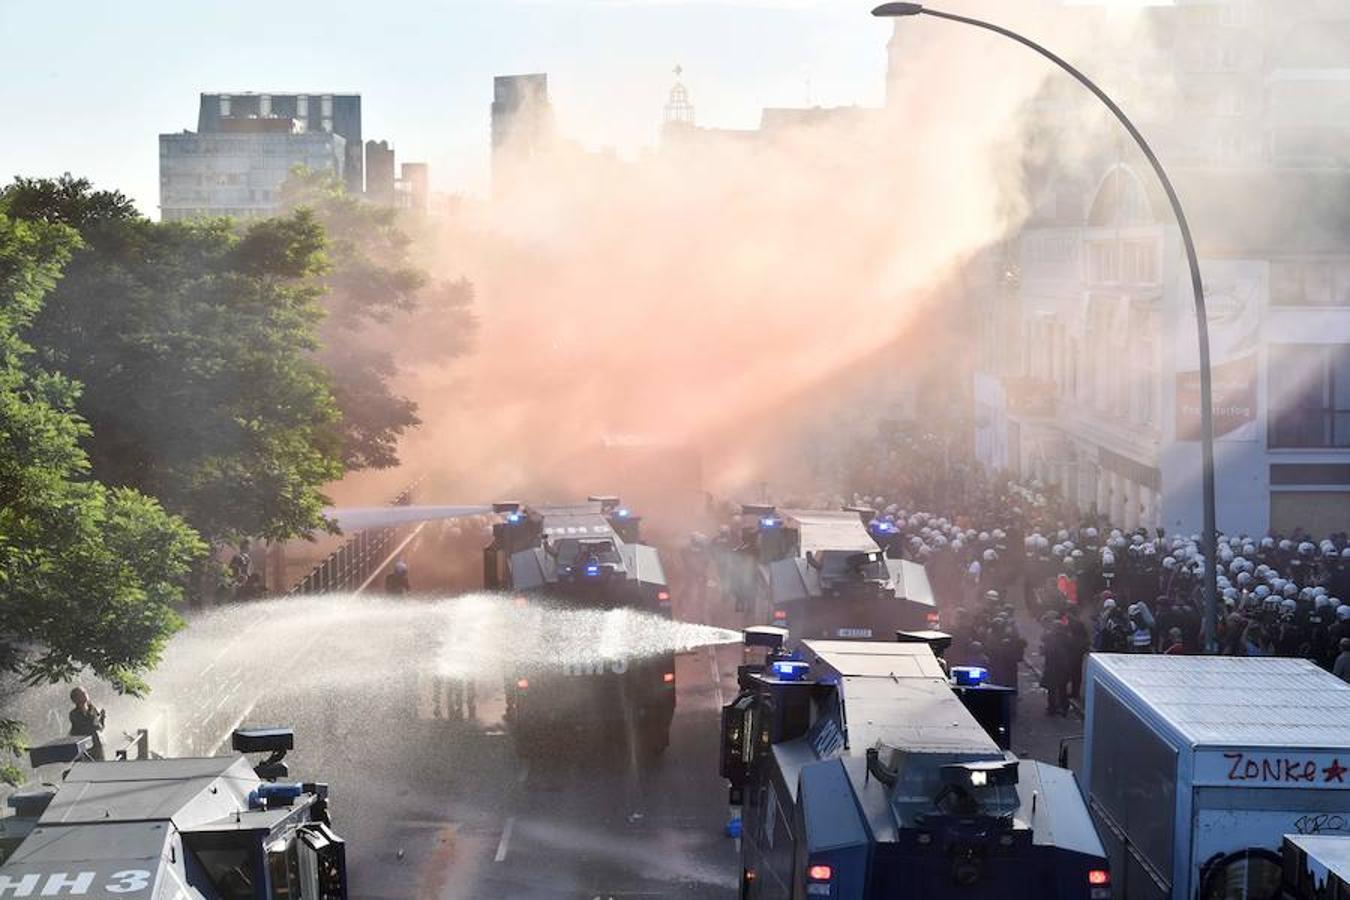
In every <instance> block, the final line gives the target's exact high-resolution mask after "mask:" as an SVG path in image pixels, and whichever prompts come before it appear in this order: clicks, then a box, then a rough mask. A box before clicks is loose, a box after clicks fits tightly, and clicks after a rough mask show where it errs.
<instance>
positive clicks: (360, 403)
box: [282, 169, 476, 470]
mask: <svg viewBox="0 0 1350 900" xmlns="http://www.w3.org/2000/svg"><path fill="white" fill-rule="evenodd" d="M282 198H283V204H284V206H285V208H286V209H289V210H293V211H299V210H311V211H312V212H313V214H314V216H315V217H316V218H317V219H318V221H319V222H320V223H321V224H322V225H323V227H324V230H325V232H326V233H327V235H328V239H329V250H328V256H329V259H330V261H331V265H330V267H329V268H328V270H327V271H326V272H324V274H323V275H322V276H321V277H322V283H323V288H324V293H323V297H322V300H321V302H322V304H323V307H324V310H325V312H327V317H326V318H325V319H324V322H323V325H322V329H321V334H322V349H321V350H320V351H319V353H318V357H317V358H318V359H319V361H320V362H321V363H323V365H324V367H325V368H326V369H327V370H328V372H329V378H330V380H331V383H332V385H333V395H334V397H335V399H336V401H337V404H338V407H339V408H340V409H341V410H342V436H343V463H344V465H345V466H346V468H347V469H348V470H356V469H368V468H389V467H392V466H395V465H397V464H398V440H399V438H400V437H401V436H402V435H403V434H404V433H405V432H406V431H407V430H408V429H409V428H413V427H415V426H416V425H418V424H419V423H420V420H419V419H418V415H417V404H416V403H415V402H413V401H412V400H411V399H409V398H408V397H406V396H405V395H404V394H402V393H401V392H400V391H399V390H398V389H397V388H396V386H395V384H396V382H397V380H398V378H399V376H400V374H401V373H402V372H405V371H407V370H408V369H409V368H411V367H413V366H415V365H418V364H420V363H428V362H440V361H443V360H445V359H449V358H451V357H453V356H456V355H458V354H460V353H462V352H464V350H465V349H466V348H467V347H468V345H469V342H470V340H471V338H472V336H473V333H474V330H475V327H476V322H475V320H474V318H473V315H472V312H471V309H472V304H473V288H472V286H471V285H470V284H469V282H468V281H466V280H463V279H459V280H454V281H444V282H432V281H431V280H430V278H429V277H428V276H427V274H426V272H425V271H423V269H421V268H420V267H419V266H418V265H416V264H415V262H414V261H413V249H414V243H415V242H414V238H413V236H412V235H410V234H409V232H408V230H407V222H406V221H405V220H403V219H402V218H401V217H400V214H399V211H398V210H396V209H392V208H389V207H383V206H378V205H376V204H372V203H369V202H367V201H366V200H363V199H362V198H360V197H355V196H352V195H350V194H347V193H346V192H345V191H344V189H343V187H342V184H341V183H340V182H338V181H337V180H336V179H334V178H333V177H332V176H331V175H328V174H327V173H323V172H311V171H306V170H303V169H297V170H296V171H295V172H293V173H291V176H290V177H289V178H288V179H287V181H286V184H285V185H284V186H283V190H282Z"/></svg>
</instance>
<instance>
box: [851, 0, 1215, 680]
mask: <svg viewBox="0 0 1350 900" xmlns="http://www.w3.org/2000/svg"><path fill="white" fill-rule="evenodd" d="M872 15H874V16H920V15H923V16H932V17H934V18H937V19H947V20H949V21H952V22H961V23H962V24H965V25H974V26H975V27H976V28H983V29H984V30H986V31H992V32H994V33H995V34H1001V35H1003V36H1004V37H1006V38H1011V39H1012V40H1014V41H1016V42H1017V43H1019V44H1021V45H1022V46H1024V47H1029V48H1030V49H1032V50H1035V51H1036V52H1037V53H1039V54H1040V55H1041V56H1044V57H1045V58H1046V59H1048V60H1050V61H1051V62H1052V63H1054V64H1055V65H1057V66H1059V67H1060V68H1061V69H1063V70H1064V71H1065V72H1068V73H1069V74H1070V75H1072V76H1073V77H1074V78H1075V79H1077V81H1078V83H1079V84H1081V85H1083V87H1085V88H1087V89H1088V90H1089V91H1091V92H1092V93H1093V95H1094V96H1096V98H1097V99H1098V100H1100V101H1102V103H1103V104H1105V106H1106V108H1107V109H1109V110H1111V114H1112V115H1114V116H1115V117H1116V119H1117V120H1119V122H1120V124H1121V125H1123V126H1125V130H1126V131H1128V132H1129V133H1130V137H1132V138H1134V142H1135V143H1136V144H1138V145H1139V149H1140V150H1141V151H1143V154H1144V158H1145V159H1147V160H1148V162H1149V165H1151V166H1152V167H1153V171H1154V173H1155V174H1156V175H1157V176H1158V180H1159V181H1160V182H1162V186H1163V190H1164V191H1165V192H1166V193H1167V201H1168V202H1169V203H1170V204H1172V214H1173V215H1175V216H1176V219H1177V226H1178V227H1179V228H1180V229H1181V242H1182V244H1183V245H1184V246H1185V248H1186V261H1187V262H1188V263H1189V264H1190V268H1191V290H1192V291H1193V292H1194V294H1195V325H1196V334H1197V336H1198V338H1199V341H1200V459H1201V467H1202V476H1201V477H1202V491H1203V494H1204V498H1203V499H1204V507H1205V524H1204V533H1203V535H1201V542H1202V543H1203V545H1204V551H1205V571H1204V576H1203V578H1204V592H1205V635H1204V639H1205V649H1206V650H1207V651H1209V652H1211V653H1213V652H1215V651H1216V650H1217V649H1218V648H1217V639H1216V638H1217V634H1218V615H1219V606H1218V596H1219V590H1218V568H1217V562H1218V530H1217V527H1216V525H1215V521H1214V520H1215V518H1216V515H1215V502H1214V396H1213V384H1212V379H1211V376H1210V369H1209V318H1208V317H1207V316H1206V314H1205V288H1204V284H1203V283H1202V282H1201V279H1200V259H1199V257H1197V256H1196V254H1195V241H1194V240H1192V238H1191V226H1190V225H1189V224H1188V223H1187V222H1186V213H1185V211H1184V210H1182V208H1181V201H1180V200H1179V199H1177V192H1176V189H1175V188H1174V187H1172V179H1170V178H1168V177H1167V172H1166V171H1165V170H1164V169H1163V167H1162V163H1160V162H1158V157H1157V155H1156V154H1155V153H1154V152H1153V148H1152V147H1150V146H1149V145H1148V141H1146V140H1144V136H1143V135H1142V134H1140V133H1139V129H1138V128H1136V127H1135V126H1134V123H1133V122H1131V121H1130V119H1129V117H1128V116H1126V115H1125V113H1124V111H1122V110H1121V108H1120V107H1119V106H1117V105H1116V103H1115V101H1114V100H1112V99H1111V98H1110V97H1108V96H1106V93H1105V92H1104V91H1103V90H1102V89H1101V88H1099V87H1097V85H1095V84H1093V82H1092V80H1091V79H1090V78H1088V77H1087V76H1086V75H1084V74H1083V73H1082V72H1080V71H1078V70H1077V69H1075V68H1074V67H1073V66H1071V65H1070V64H1069V63H1068V62H1066V61H1065V60H1064V59H1062V58H1061V57H1059V56H1057V55H1056V54H1054V53H1052V52H1050V51H1049V50H1047V49H1046V48H1044V47H1042V46H1041V45H1040V44H1038V43H1036V42H1035V41H1033V40H1031V39H1030V38H1026V37H1023V36H1022V35H1020V34H1018V33H1017V32H1015V31H1009V30H1008V29H1006V28H1003V27H1001V26H999V25H994V24H992V23H990V22H984V21H981V20H980V19H971V18H967V17H966V16H958V15H954V14H953V13H948V12H942V11H940V10H936V9H929V8H927V7H925V6H924V5H923V4H922V3H883V4H882V5H881V6H878V7H877V8H876V9H874V10H872Z"/></svg>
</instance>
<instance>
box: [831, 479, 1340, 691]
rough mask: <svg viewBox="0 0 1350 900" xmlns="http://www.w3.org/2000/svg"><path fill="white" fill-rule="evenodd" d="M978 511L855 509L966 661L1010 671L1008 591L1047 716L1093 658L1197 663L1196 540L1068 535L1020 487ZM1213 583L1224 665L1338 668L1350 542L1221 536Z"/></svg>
mask: <svg viewBox="0 0 1350 900" xmlns="http://www.w3.org/2000/svg"><path fill="white" fill-rule="evenodd" d="M979 498H980V499H983V500H984V501H985V502H984V503H983V504H980V505H976V506H975V507H974V508H973V509H971V510H970V512H969V513H968V514H965V515H955V516H951V517H944V516H939V515H936V514H933V513H927V512H922V511H911V510H907V509H904V508H902V507H901V506H900V505H899V504H895V503H887V502H886V500H885V498H884V497H864V496H858V497H855V500H856V502H858V503H859V504H861V505H871V506H873V507H874V508H878V510H879V513H880V516H879V519H880V521H881V522H883V523H886V524H885V525H883V526H881V528H883V529H884V531H885V533H887V534H889V535H892V537H890V542H891V549H892V552H896V553H899V554H903V555H904V556H906V557H908V558H910V559H914V560H916V561H918V562H921V563H923V564H924V565H925V566H926V568H927V569H928V571H929V575H930V579H931V580H932V582H933V585H934V589H935V591H936V592H937V594H938V597H939V600H940V601H941V602H943V604H944V606H945V607H946V609H949V610H950V609H953V608H954V615H953V616H952V617H951V618H949V619H946V621H949V622H950V626H949V627H951V628H952V629H953V630H955V631H956V632H957V636H958V645H960V644H964V645H965V647H966V652H968V653H970V655H972V656H974V657H975V658H976V659H974V660H972V661H979V657H981V656H984V657H987V658H988V661H989V663H990V664H991V667H992V668H993V669H995V670H997V669H999V668H1000V667H1001V665H1006V663H1002V662H1001V660H1000V656H1001V655H1004V654H1006V656H1008V657H1010V656H1011V655H1012V650H1011V647H1015V646H1016V645H1017V644H1018V643H1019V642H1020V641H1021V638H1020V636H1011V637H1010V636H1009V631H1010V629H1015V621H1014V617H1013V611H1014V607H1013V606H1012V604H1011V603H1009V602H1007V599H1006V598H1007V595H1008V592H1009V590H1010V589H1014V588H1015V589H1016V591H1017V592H1020V593H1022V594H1023V595H1024V597H1025V600H1024V602H1025V603H1026V604H1027V607H1028V609H1029V611H1030V612H1031V613H1032V614H1033V615H1035V616H1036V617H1037V618H1039V619H1040V620H1041V621H1042V622H1043V623H1044V624H1045V625H1046V632H1045V637H1044V641H1043V645H1044V649H1045V651H1046V669H1047V672H1046V674H1045V676H1044V678H1045V680H1046V681H1049V682H1051V684H1047V685H1046V686H1047V688H1048V690H1049V691H1050V694H1051V698H1052V699H1051V707H1052V709H1062V708H1063V707H1064V705H1065V704H1064V702H1063V699H1064V698H1067V697H1070V696H1073V695H1074V693H1076V688H1077V683H1076V682H1077V674H1076V673H1078V672H1079V671H1080V670H1081V665H1080V662H1081V657H1082V656H1083V655H1084V654H1086V653H1087V652H1088V651H1089V650H1100V651H1106V652H1133V653H1196V652H1199V651H1200V649H1201V646H1200V644H1201V610H1202V608H1203V602H1202V591H1203V587H1202V578H1201V576H1202V573H1203V567H1204V565H1205V561H1204V557H1203V554H1202V553H1201V551H1200V548H1199V544H1200V537H1199V535H1190V536H1176V535H1166V534H1165V533H1163V532H1162V531H1161V530H1159V531H1156V532H1149V531H1148V530H1146V529H1143V528H1139V529H1135V530H1133V531H1128V532H1127V531H1125V530H1123V529H1119V528H1111V527H1104V526H1102V525H1099V524H1091V525H1081V526H1077V527H1073V526H1066V525H1065V524H1064V520H1063V519H1059V518H1052V511H1051V510H1050V509H1048V508H1047V507H1045V506H1044V505H1043V503H1042V505H1039V506H1038V505H1037V504H1036V503H1035V502H1033V501H1034V500H1037V499H1040V498H1033V497H1032V492H1031V491H1029V490H1027V489H1024V488H1021V487H1019V486H1017V485H1015V484H1003V485H1000V486H998V487H996V488H990V489H988V490H985V491H983V492H981V493H980V494H979ZM1024 508H1031V509H1032V510H1033V513H1032V514H1030V515H1028V514H1026V513H1024V512H1023V509H1024ZM1051 523H1053V524H1051ZM1217 580H1218V585H1219V601H1220V604H1221V610H1220V617H1219V623H1218V625H1219V630H1218V635H1217V637H1218V643H1219V650H1220V652H1222V653H1224V654H1228V655H1236V656H1293V657H1305V658H1308V659H1311V660H1313V661H1315V662H1316V663H1317V664H1319V665H1321V666H1323V667H1325V668H1327V669H1332V668H1333V667H1334V666H1336V661H1337V659H1338V657H1339V655H1340V654H1341V652H1342V650H1343V647H1342V645H1341V641H1342V640H1343V639H1348V638H1350V539H1348V538H1347V535H1346V534H1344V533H1341V534H1336V535H1332V536H1330V537H1327V538H1324V539H1321V540H1314V539H1313V538H1311V537H1309V536H1307V535H1305V534H1302V533H1297V534H1294V535H1291V536H1283V535H1266V536H1263V537H1251V536H1248V535H1239V536H1231V535H1220V537H1219V542H1218V573H1217ZM1343 598H1344V599H1343ZM944 618H946V617H944ZM962 638H964V640H961V639H962ZM972 645H974V646H973V651H972V649H971V648H972ZM1010 645H1011V646H1010ZM1001 648H1007V649H1001ZM954 650H957V652H958V653H960V652H961V650H960V647H959V646H958V647H954ZM1052 669H1053V670H1055V671H1053V672H1052V671H1050V670H1052ZM1061 672H1062V673H1063V677H1062V678H1061V674H1060V673H1061Z"/></svg>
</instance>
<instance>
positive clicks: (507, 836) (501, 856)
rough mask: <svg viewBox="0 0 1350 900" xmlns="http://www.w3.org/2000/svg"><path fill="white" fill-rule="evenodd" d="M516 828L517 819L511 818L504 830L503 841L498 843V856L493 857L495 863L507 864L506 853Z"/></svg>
mask: <svg viewBox="0 0 1350 900" xmlns="http://www.w3.org/2000/svg"><path fill="white" fill-rule="evenodd" d="M515 827H516V817H515V816H511V817H510V818H509V819H507V820H506V827H505V828H503V829H502V839H501V840H500V841H498V842H497V855H496V856H495V857H493V861H494V862H505V861H506V851H507V849H508V848H509V847H510V844H511V832H512V831H513V830H514V829H515Z"/></svg>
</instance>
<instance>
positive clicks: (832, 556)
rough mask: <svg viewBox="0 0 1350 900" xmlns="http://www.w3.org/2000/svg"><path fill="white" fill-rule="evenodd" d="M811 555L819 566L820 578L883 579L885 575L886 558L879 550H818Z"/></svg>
mask: <svg viewBox="0 0 1350 900" xmlns="http://www.w3.org/2000/svg"><path fill="white" fill-rule="evenodd" d="M812 557H813V559H814V560H815V562H816V564H817V565H818V566H819V568H820V577H821V579H822V580H829V581H861V580H878V579H881V580H884V579H885V578H886V577H887V572H886V559H885V556H884V554H883V553H882V552H881V551H880V550H874V551H862V552H859V551H850V550H820V551H817V552H816V553H814V554H813V555H812Z"/></svg>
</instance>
